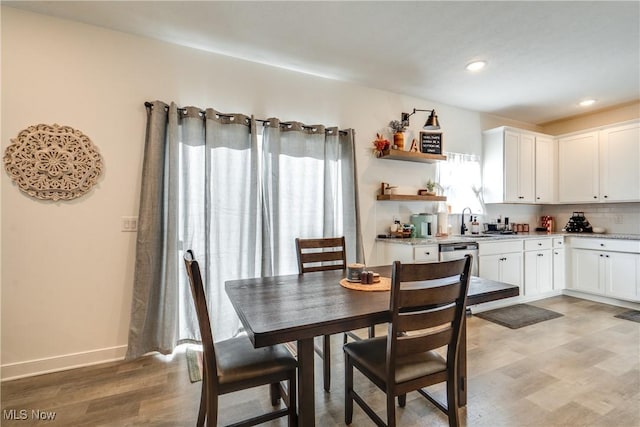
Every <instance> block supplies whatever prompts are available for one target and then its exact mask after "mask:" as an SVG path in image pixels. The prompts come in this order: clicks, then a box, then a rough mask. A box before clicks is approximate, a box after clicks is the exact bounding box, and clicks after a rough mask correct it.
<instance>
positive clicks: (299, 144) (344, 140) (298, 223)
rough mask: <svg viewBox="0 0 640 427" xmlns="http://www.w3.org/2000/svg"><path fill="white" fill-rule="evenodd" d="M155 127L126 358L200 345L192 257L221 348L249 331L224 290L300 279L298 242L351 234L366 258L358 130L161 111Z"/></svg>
mask: <svg viewBox="0 0 640 427" xmlns="http://www.w3.org/2000/svg"><path fill="white" fill-rule="evenodd" d="M147 119H148V120H147V134H146V140H145V152H144V164H143V172H142V183H141V196H140V211H139V220H138V224H139V225H138V236H137V245H136V261H135V275H134V289H133V299H132V305H131V322H130V327H129V347H128V351H127V358H135V357H138V356H141V355H143V354H145V353H147V352H150V351H159V352H161V353H165V354H166V353H170V352H172V351H173V348H174V347H175V346H176V345H177V344H179V343H181V342H189V341H199V340H200V336H199V331H198V327H197V322H196V318H195V312H194V310H193V307H192V306H193V303H192V301H191V295H190V291H189V285H188V282H187V277H186V274H185V272H184V266H183V262H182V256H183V252H184V251H185V250H187V249H193V250H194V252H195V254H196V257H197V259H198V260H199V262H200V263H201V265H202V267H203V268H202V273H203V281H204V285H205V289H206V292H207V298H208V304H209V311H210V315H211V318H212V326H213V332H214V335H215V339H216V340H222V339H226V338H229V337H231V336H233V335H235V334H236V333H237V332H238V330H239V327H240V323H239V320H238V318H237V316H236V314H235V311H234V309H233V307H232V306H231V304H230V302H229V301H228V299H227V296H226V293H225V291H224V282H225V281H226V280H232V279H241V278H248V277H257V276H268V275H274V274H287V273H295V272H297V261H296V255H295V244H294V239H295V237H318V236H335V235H345V237H346V240H347V246H348V251H349V254H348V259H350V260H352V261H362V260H363V256H362V253H363V252H362V241H361V233H360V230H359V223H360V222H359V220H358V216H359V213H358V204H357V185H356V167H355V155H354V154H355V146H354V134H353V131H351V130H349V131H338V129H335V128H330V129H325V128H324V127H323V126H320V125H318V126H305V125H302V124H301V123H297V122H293V123H280V121H279V120H278V119H269V120H267V121H261V120H255V119H253V118H252V117H248V116H244V115H240V114H222V113H219V112H217V111H215V110H213V109H207V110H206V111H201V110H200V109H198V108H194V107H187V108H178V107H177V105H175V104H174V103H172V104H171V105H170V106H168V105H166V104H164V103H162V102H159V101H156V102H154V103H151V104H147ZM263 126H264V132H263V137H264V138H260V137H259V133H260V132H259V131H260V130H261V129H262V128H263ZM263 139H264V140H263Z"/></svg>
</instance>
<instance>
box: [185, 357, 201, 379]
mask: <svg viewBox="0 0 640 427" xmlns="http://www.w3.org/2000/svg"><path fill="white" fill-rule="evenodd" d="M186 355H187V367H188V368H189V379H190V380H191V382H192V383H197V382H198V381H202V352H201V351H198V350H194V349H192V348H187V351H186Z"/></svg>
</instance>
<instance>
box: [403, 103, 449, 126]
mask: <svg viewBox="0 0 640 427" xmlns="http://www.w3.org/2000/svg"><path fill="white" fill-rule="evenodd" d="M417 111H429V112H431V114H429V118H428V119H427V121H426V122H425V124H424V126H423V127H422V128H423V129H425V130H438V129H440V122H438V116H436V110H416V109H415V108H414V109H413V112H412V113H402V115H401V116H400V117H401V119H402V120H401V121H402V126H404V127H408V126H409V117H411V116H413V115H414V114H415V113H416V112H417Z"/></svg>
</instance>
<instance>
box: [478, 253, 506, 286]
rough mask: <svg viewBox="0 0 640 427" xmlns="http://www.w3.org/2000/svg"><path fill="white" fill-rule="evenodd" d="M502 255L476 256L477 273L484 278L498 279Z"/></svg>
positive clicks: (497, 280)
mask: <svg viewBox="0 0 640 427" xmlns="http://www.w3.org/2000/svg"><path fill="white" fill-rule="evenodd" d="M501 258H502V255H482V256H479V257H478V268H479V270H478V275H479V276H480V277H482V278H484V279H489V280H495V281H496V282H499V281H500V262H501V261H500V259H501Z"/></svg>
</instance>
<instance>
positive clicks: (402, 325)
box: [398, 305, 456, 332]
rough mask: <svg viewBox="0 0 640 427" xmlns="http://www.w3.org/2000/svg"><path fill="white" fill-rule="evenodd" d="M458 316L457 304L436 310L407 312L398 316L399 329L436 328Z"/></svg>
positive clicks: (408, 330) (409, 330) (406, 330)
mask: <svg viewBox="0 0 640 427" xmlns="http://www.w3.org/2000/svg"><path fill="white" fill-rule="evenodd" d="M455 316H456V306H455V305H451V306H449V307H448V308H444V309H437V310H435V311H421V312H415V313H406V314H404V315H402V316H398V329H399V330H400V331H405V332H411V331H418V330H421V329H429V328H434V327H437V326H440V325H443V324H446V323H452V322H453V321H454V320H455Z"/></svg>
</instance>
